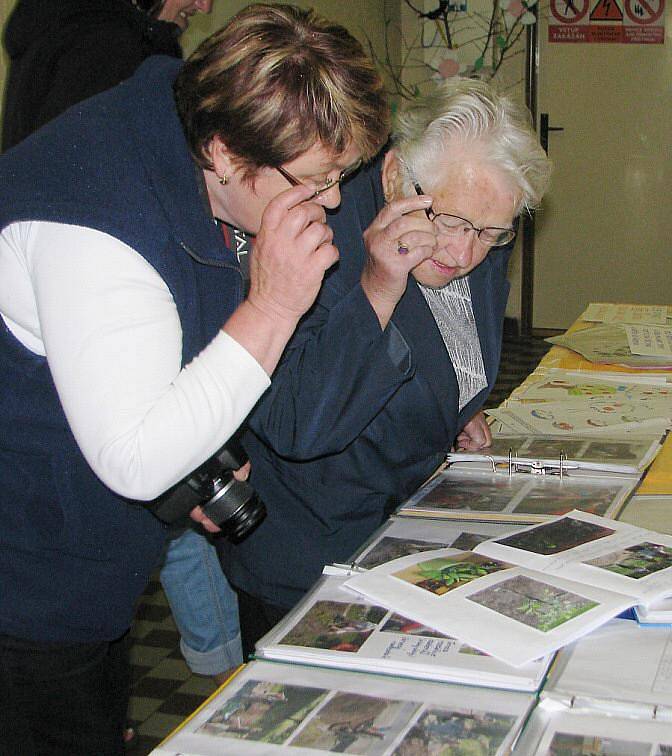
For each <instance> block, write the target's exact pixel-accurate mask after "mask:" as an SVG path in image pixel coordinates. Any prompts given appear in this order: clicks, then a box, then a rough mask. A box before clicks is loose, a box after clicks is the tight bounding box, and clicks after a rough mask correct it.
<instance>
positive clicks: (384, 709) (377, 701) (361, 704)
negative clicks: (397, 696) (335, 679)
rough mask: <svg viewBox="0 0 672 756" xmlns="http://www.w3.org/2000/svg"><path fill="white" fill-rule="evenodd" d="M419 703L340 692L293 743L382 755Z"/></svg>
mask: <svg viewBox="0 0 672 756" xmlns="http://www.w3.org/2000/svg"><path fill="white" fill-rule="evenodd" d="M418 706H419V704H417V703H414V702H412V701H393V700H391V699H386V698H373V697H371V696H361V695H358V694H356V693H336V694H335V695H334V696H333V698H331V699H330V700H329V701H327V702H326V703H325V705H324V706H323V707H322V708H321V709H320V710H319V711H318V712H316V714H315V716H313V717H312V719H311V720H310V722H308V724H307V725H306V727H305V728H304V729H303V730H302V731H301V732H300V733H298V734H297V735H296V737H295V738H294V739H293V740H292V741H291V743H290V745H292V746H296V747H299V748H320V749H322V750H324V751H330V752H331V753H359V754H367V756H368V755H369V754H371V756H382V754H384V753H385V752H386V751H387V750H388V749H389V748H390V746H391V744H392V743H393V741H394V740H395V738H396V737H398V735H399V733H400V732H401V731H402V730H403V729H404V727H406V726H407V725H408V722H409V721H410V720H411V718H412V717H413V715H414V714H415V712H416V711H417V709H418Z"/></svg>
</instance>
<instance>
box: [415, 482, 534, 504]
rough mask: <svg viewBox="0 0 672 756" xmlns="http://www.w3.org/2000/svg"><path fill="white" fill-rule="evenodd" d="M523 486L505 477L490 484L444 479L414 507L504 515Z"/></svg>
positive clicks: (521, 483)
mask: <svg viewBox="0 0 672 756" xmlns="http://www.w3.org/2000/svg"><path fill="white" fill-rule="evenodd" d="M523 485H525V481H517V480H512V479H511V478H509V477H508V476H505V475H502V476H501V477H500V478H494V479H491V480H487V481H486V480H478V479H474V480H471V481H469V482H458V481H448V480H444V481H442V482H441V483H439V484H437V485H436V486H434V488H432V490H431V491H428V492H427V493H426V494H425V495H424V496H423V497H422V499H420V500H419V501H418V502H416V504H415V505H414V506H416V507H420V508H422V509H432V508H433V509H451V510H453V509H459V510H464V511H465V512H501V511H502V510H504V509H505V508H506V506H507V504H508V503H509V502H510V501H511V499H512V498H513V497H514V496H515V494H516V493H518V491H519V490H520V489H521V488H522V487H523Z"/></svg>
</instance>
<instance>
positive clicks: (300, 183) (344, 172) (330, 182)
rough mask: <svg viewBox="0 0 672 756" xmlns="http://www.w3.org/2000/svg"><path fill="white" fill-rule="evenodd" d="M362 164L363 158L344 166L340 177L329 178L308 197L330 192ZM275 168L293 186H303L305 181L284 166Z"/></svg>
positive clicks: (311, 197)
mask: <svg viewBox="0 0 672 756" xmlns="http://www.w3.org/2000/svg"><path fill="white" fill-rule="evenodd" d="M361 165H362V160H361V158H360V159H359V160H358V161H357V162H356V163H353V164H352V165H349V166H347V167H346V168H344V169H343V170H342V171H341V172H340V173H339V174H338V177H337V178H335V179H333V178H328V179H327V180H326V181H325V182H324V184H323V185H322V186H320V187H318V188H317V189H316V190H315V192H314V193H313V194H311V195H310V197H309V198H308V199H315V197H319V196H320V194H324V193H325V192H328V191H329V190H330V189H333V188H334V187H335V186H338V185H339V184H342V183H343V182H344V181H347V180H348V179H349V178H350V176H352V175H353V174H354V173H355V172H356V171H358V170H359V168H360V167H361ZM275 170H276V171H277V172H278V173H279V174H280V175H281V176H283V177H284V178H285V179H287V181H288V182H289V183H290V184H291V185H292V186H303V181H299V179H297V178H296V177H295V176H292V174H291V173H290V172H289V171H287V170H285V169H284V168H282V167H281V166H275Z"/></svg>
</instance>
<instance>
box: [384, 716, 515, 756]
mask: <svg viewBox="0 0 672 756" xmlns="http://www.w3.org/2000/svg"><path fill="white" fill-rule="evenodd" d="M515 721H516V718H515V717H513V716H510V715H505V714H495V713H492V712H488V711H474V710H473V709H472V710H470V709H439V708H432V709H428V710H427V711H425V712H424V713H423V714H422V715H421V716H420V718H419V719H418V721H417V722H416V723H415V724H414V725H413V727H411V729H410V730H409V731H408V733H407V734H406V736H405V737H404V739H403V740H402V742H401V743H400V744H399V745H398V747H397V748H396V749H395V750H394V756H465V754H469V756H472V755H473V756H494V754H496V753H497V752H498V750H499V747H500V746H501V745H502V743H503V742H504V739H505V738H506V736H507V735H508V734H509V731H510V730H511V727H512V726H513V725H514V723H515Z"/></svg>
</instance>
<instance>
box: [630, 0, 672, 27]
mask: <svg viewBox="0 0 672 756" xmlns="http://www.w3.org/2000/svg"><path fill="white" fill-rule="evenodd" d="M664 10H665V0H625V12H626V14H627V16H628V18H629V19H630V21H632V22H634V23H635V24H641V25H642V26H646V25H648V24H653V23H655V22H656V21H657V20H658V19H659V18H660V17H661V16H662V15H663V11H664Z"/></svg>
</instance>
